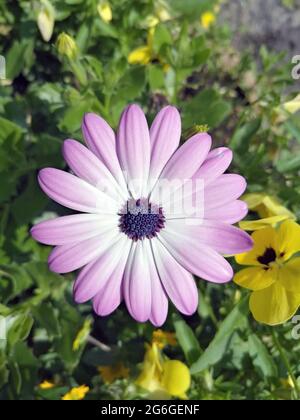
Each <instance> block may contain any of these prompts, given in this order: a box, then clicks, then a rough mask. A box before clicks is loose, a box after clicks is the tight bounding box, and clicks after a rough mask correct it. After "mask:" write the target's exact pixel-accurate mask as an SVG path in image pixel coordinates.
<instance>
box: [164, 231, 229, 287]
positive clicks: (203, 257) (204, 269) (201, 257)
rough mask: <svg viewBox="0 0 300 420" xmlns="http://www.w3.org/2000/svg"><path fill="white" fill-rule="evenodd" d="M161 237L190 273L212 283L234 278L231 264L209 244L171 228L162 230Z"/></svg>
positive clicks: (171, 252)
mask: <svg viewBox="0 0 300 420" xmlns="http://www.w3.org/2000/svg"><path fill="white" fill-rule="evenodd" d="M159 238H160V240H161V241H162V243H163V245H165V247H166V248H167V249H168V250H169V252H170V254H171V255H172V256H173V257H174V258H175V259H176V260H177V262H178V263H179V264H181V265H182V266H183V267H184V268H185V269H186V270H188V271H189V272H190V273H193V274H195V275H196V276H198V277H201V278H202V279H204V280H208V281H210V282H212V283H227V282H229V281H230V280H231V279H232V277H233V270H232V267H231V265H230V264H229V263H228V261H226V260H225V258H224V257H222V256H221V255H220V254H218V253H217V251H215V250H213V249H212V248H210V247H208V246H207V245H203V244H201V243H200V242H199V241H195V240H194V239H192V238H189V237H187V236H185V235H182V234H179V233H177V232H176V233H174V232H173V231H172V230H170V229H164V230H162V231H161V232H160V233H159Z"/></svg>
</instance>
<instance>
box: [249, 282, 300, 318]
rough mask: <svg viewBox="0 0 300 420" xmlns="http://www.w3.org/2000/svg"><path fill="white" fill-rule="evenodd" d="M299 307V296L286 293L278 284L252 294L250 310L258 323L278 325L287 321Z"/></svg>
mask: <svg viewBox="0 0 300 420" xmlns="http://www.w3.org/2000/svg"><path fill="white" fill-rule="evenodd" d="M299 306H300V294H295V293H292V292H288V291H287V290H286V289H285V288H284V287H283V286H282V285H281V283H280V282H278V281H277V282H275V283H273V284H272V285H271V286H270V287H268V288H267V289H263V290H259V291H256V292H253V293H252V295H251V298H250V310H251V312H252V314H253V316H254V318H255V319H256V321H258V322H262V323H263V324H268V325H279V324H283V323H285V322H286V321H288V320H289V319H290V318H291V317H292V316H293V315H294V314H295V313H296V312H297V310H298V308H299Z"/></svg>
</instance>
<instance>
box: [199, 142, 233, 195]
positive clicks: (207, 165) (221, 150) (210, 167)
mask: <svg viewBox="0 0 300 420" xmlns="http://www.w3.org/2000/svg"><path fill="white" fill-rule="evenodd" d="M232 157H233V154H232V151H231V150H230V149H228V148H227V147H218V148H217V149H214V150H212V151H211V152H209V154H208V155H207V158H206V159H205V161H204V163H203V165H201V166H200V168H199V169H198V171H197V172H196V173H195V175H194V177H193V178H195V179H201V180H202V181H203V182H204V185H205V187H207V186H208V185H209V184H210V183H212V182H213V181H214V180H216V179H217V178H218V177H219V176H221V175H222V174H223V173H224V172H225V171H226V169H228V167H229V165H230V164H231V161H232Z"/></svg>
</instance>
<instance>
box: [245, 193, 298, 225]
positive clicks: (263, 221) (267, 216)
mask: <svg viewBox="0 0 300 420" xmlns="http://www.w3.org/2000/svg"><path fill="white" fill-rule="evenodd" d="M242 199H243V201H245V202H246V203H247V205H248V208H249V210H252V211H255V212H256V213H258V215H259V216H260V220H246V221H243V222H240V223H239V225H240V228H241V229H244V230H259V229H264V228H266V227H268V226H275V225H276V224H277V223H280V222H282V221H283V220H286V219H292V220H295V219H296V216H295V215H294V214H293V213H292V212H291V211H290V210H288V209H287V208H286V207H284V206H283V205H282V204H281V203H280V201H279V200H278V198H276V197H274V196H271V195H268V194H264V193H250V194H246V195H244V196H243V198H242Z"/></svg>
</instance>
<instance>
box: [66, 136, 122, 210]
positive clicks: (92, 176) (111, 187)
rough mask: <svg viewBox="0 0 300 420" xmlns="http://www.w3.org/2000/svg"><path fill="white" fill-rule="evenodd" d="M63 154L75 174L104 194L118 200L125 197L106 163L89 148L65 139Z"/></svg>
mask: <svg viewBox="0 0 300 420" xmlns="http://www.w3.org/2000/svg"><path fill="white" fill-rule="evenodd" d="M63 156H64V159H65V161H66V162H67V164H68V165H69V167H70V168H71V169H72V171H73V172H74V174H75V175H77V176H78V177H79V178H81V179H83V180H85V181H87V182H88V183H89V184H91V185H93V186H94V187H96V188H97V189H99V190H100V191H102V192H103V193H104V194H107V195H108V196H110V197H111V198H113V199H115V200H117V201H118V202H120V200H121V199H122V198H123V200H124V199H125V200H126V199H127V191H125V192H123V191H122V190H121V189H120V187H119V185H118V184H117V182H116V180H115V178H114V177H113V175H112V174H111V172H110V171H109V170H108V168H107V167H106V165H104V163H103V162H102V161H101V160H100V159H98V158H97V156H96V155H95V154H94V153H92V152H91V151H90V150H89V149H87V148H86V147H85V146H83V145H82V144H81V143H79V142H78V141H75V140H71V139H68V140H65V141H64V144H63Z"/></svg>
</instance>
